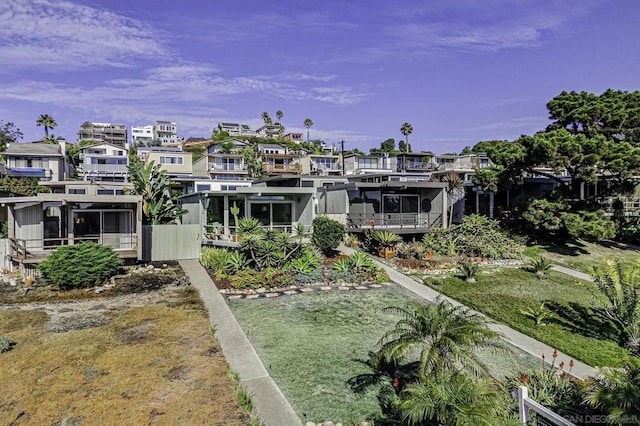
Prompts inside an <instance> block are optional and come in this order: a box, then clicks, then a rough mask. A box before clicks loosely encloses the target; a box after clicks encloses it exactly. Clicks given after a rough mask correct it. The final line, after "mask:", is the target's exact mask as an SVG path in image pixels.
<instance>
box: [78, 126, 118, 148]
mask: <svg viewBox="0 0 640 426" xmlns="http://www.w3.org/2000/svg"><path fill="white" fill-rule="evenodd" d="M81 140H96V141H102V142H107V143H112V144H114V145H118V146H122V147H125V146H127V145H128V143H129V139H128V137H127V128H126V126H125V125H124V124H114V123H88V124H87V125H86V126H81V127H80V131H79V132H78V142H80V141H81Z"/></svg>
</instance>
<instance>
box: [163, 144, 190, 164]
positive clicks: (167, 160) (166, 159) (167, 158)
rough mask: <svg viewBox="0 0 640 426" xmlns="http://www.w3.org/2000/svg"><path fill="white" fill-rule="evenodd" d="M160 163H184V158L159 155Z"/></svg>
mask: <svg viewBox="0 0 640 426" xmlns="http://www.w3.org/2000/svg"><path fill="white" fill-rule="evenodd" d="M165 142H166V140H165ZM160 164H184V158H182V157H176V156H161V157H160Z"/></svg>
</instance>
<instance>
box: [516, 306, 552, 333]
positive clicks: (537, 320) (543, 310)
mask: <svg viewBox="0 0 640 426" xmlns="http://www.w3.org/2000/svg"><path fill="white" fill-rule="evenodd" d="M520 313H521V314H522V315H524V316H525V317H527V318H530V319H532V320H533V325H535V326H536V327H537V326H539V325H544V322H545V321H546V320H547V319H549V318H551V317H553V315H552V314H551V312H550V311H549V310H548V309H547V307H546V306H544V302H542V303H541V304H540V306H538V307H529V308H527V309H526V310H525V309H523V310H521V311H520Z"/></svg>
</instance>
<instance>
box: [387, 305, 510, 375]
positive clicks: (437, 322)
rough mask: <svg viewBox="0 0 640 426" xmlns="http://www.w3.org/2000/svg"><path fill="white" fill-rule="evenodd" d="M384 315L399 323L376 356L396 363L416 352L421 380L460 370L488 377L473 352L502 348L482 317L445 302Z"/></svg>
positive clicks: (414, 306)
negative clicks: (392, 317) (394, 316)
mask: <svg viewBox="0 0 640 426" xmlns="http://www.w3.org/2000/svg"><path fill="white" fill-rule="evenodd" d="M385 311H386V312H390V313H394V314H397V315H399V316H400V317H401V319H400V320H399V321H398V322H397V324H396V326H395V328H394V329H393V330H391V331H389V332H387V333H385V334H384V335H383V336H382V338H381V339H380V341H379V342H378V345H379V346H380V350H379V351H378V356H380V357H382V358H384V359H385V360H395V361H397V362H399V361H401V360H403V359H405V358H407V357H409V356H410V355H411V354H414V353H416V352H418V353H419V361H420V365H419V369H418V372H419V376H420V378H421V379H423V378H426V377H428V376H429V375H441V374H443V373H445V372H451V371H454V372H461V371H463V370H465V371H466V370H469V371H471V372H473V373H474V374H477V375H483V374H488V373H489V371H488V368H487V366H486V365H485V364H484V363H483V362H482V361H481V360H480V359H479V358H478V357H477V355H476V352H475V350H476V349H478V348H483V347H488V348H503V347H504V346H503V343H502V342H501V341H500V334H499V333H497V332H495V331H492V330H490V329H489V328H488V327H487V320H486V319H485V318H484V317H483V316H481V315H480V314H477V313H474V312H473V311H471V310H470V309H469V308H467V307H465V306H462V305H460V306H453V305H452V304H451V303H449V302H447V301H446V300H442V299H436V301H435V302H434V303H428V304H425V305H423V304H420V303H417V302H414V303H413V304H411V305H410V306H409V307H408V308H401V307H389V308H386V309H385Z"/></svg>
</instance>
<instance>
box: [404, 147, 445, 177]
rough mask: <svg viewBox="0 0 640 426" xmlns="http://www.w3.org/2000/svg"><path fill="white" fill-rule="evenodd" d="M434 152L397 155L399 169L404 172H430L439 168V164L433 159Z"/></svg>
mask: <svg viewBox="0 0 640 426" xmlns="http://www.w3.org/2000/svg"><path fill="white" fill-rule="evenodd" d="M433 157H434V155H433V152H429V151H427V152H411V153H402V154H398V155H397V156H396V158H397V164H398V170H397V171H399V172H404V173H428V172H432V171H434V170H437V168H438V164H436V163H435V162H434V161H433Z"/></svg>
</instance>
